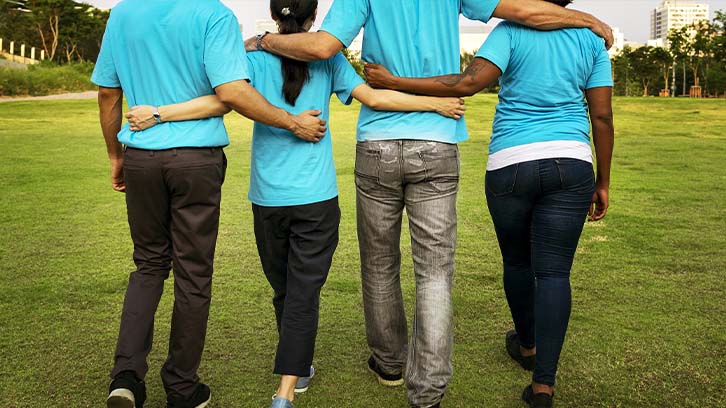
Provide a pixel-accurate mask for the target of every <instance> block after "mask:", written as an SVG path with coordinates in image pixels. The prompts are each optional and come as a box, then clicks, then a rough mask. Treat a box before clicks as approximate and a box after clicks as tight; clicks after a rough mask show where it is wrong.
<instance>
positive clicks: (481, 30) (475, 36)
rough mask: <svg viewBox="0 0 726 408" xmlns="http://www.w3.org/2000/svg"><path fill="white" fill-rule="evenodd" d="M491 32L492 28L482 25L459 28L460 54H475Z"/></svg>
mask: <svg viewBox="0 0 726 408" xmlns="http://www.w3.org/2000/svg"><path fill="white" fill-rule="evenodd" d="M491 32H492V27H489V26H483V25H477V26H461V27H459V41H460V43H461V44H460V48H461V49H460V53H461V54H463V53H465V52H469V53H475V52H476V51H477V50H479V48H481V45H482V44H484V41H486V39H487V37H489V33H491Z"/></svg>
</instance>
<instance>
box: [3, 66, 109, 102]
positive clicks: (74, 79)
mask: <svg viewBox="0 0 726 408" xmlns="http://www.w3.org/2000/svg"><path fill="white" fill-rule="evenodd" d="M92 71H93V64H92V63H88V62H86V63H77V64H66V65H62V66H57V65H53V64H51V63H46V64H40V65H32V66H29V67H28V69H27V70H21V69H14V68H0V96H26V95H30V96H42V95H51V94H58V93H66V92H82V91H90V90H94V89H96V86H95V85H93V84H92V83H91V81H90V77H91V72H92Z"/></svg>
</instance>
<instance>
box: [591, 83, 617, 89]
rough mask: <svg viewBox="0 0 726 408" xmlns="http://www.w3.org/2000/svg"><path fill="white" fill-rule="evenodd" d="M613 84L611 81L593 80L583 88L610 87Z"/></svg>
mask: <svg viewBox="0 0 726 408" xmlns="http://www.w3.org/2000/svg"><path fill="white" fill-rule="evenodd" d="M613 86H614V84H613V83H612V82H593V83H591V84H587V86H586V87H585V89H592V88H612V87H613Z"/></svg>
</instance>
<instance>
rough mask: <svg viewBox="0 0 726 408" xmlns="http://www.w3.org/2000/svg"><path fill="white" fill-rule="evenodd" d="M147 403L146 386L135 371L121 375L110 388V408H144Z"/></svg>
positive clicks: (108, 400)
mask: <svg viewBox="0 0 726 408" xmlns="http://www.w3.org/2000/svg"><path fill="white" fill-rule="evenodd" d="M144 401H146V384H144V382H143V381H139V379H137V378H136V374H134V372H133V371H123V372H121V373H119V374H118V375H117V376H116V377H115V378H114V379H113V381H111V385H110V386H109V387H108V398H107V399H106V406H107V407H108V408H142V407H143V406H144Z"/></svg>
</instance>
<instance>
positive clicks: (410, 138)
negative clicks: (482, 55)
mask: <svg viewBox="0 0 726 408" xmlns="http://www.w3.org/2000/svg"><path fill="white" fill-rule="evenodd" d="M460 14H463V15H465V16H466V17H468V18H470V19H475V20H480V21H483V22H486V21H488V20H489V19H490V18H491V17H492V16H495V17H500V18H506V19H510V20H513V21H516V22H519V23H522V24H525V25H529V26H534V27H537V28H541V29H554V28H562V27H589V28H591V29H593V31H595V32H596V33H598V34H599V35H601V36H602V37H604V38H606V41H608V42H612V31H611V30H610V28H609V27H607V26H606V25H605V24H604V23H602V22H600V21H599V20H597V19H596V18H594V17H592V16H590V15H588V14H584V13H580V12H576V11H572V10H566V9H564V8H562V7H557V6H554V5H552V4H549V3H546V2H544V1H539V0H501V1H500V0H436V1H434V0H430V1H391V0H335V2H334V3H333V5H332V8H331V9H330V12H329V13H328V16H327V17H326V19H325V22H324V23H323V26H322V29H321V31H319V32H317V33H301V34H293V35H284V36H283V35H275V34H268V35H264V36H258V38H256V39H251V40H248V41H247V44H246V45H247V50H248V51H252V50H255V49H264V50H267V51H270V52H273V53H276V54H279V55H283V56H285V57H289V58H294V59H298V60H303V61H312V60H320V59H327V58H330V57H332V56H333V55H335V54H336V53H337V52H339V51H340V50H341V49H343V47H347V46H349V45H350V44H351V42H352V41H353V39H354V38H355V37H356V36H357V35H358V33H359V32H360V30H361V29H362V28H365V32H364V38H363V54H362V58H363V60H364V61H368V62H375V63H378V64H382V65H384V66H386V67H387V68H388V69H390V70H391V71H392V72H393V73H394V75H397V76H402V77H427V76H438V75H445V74H453V73H459V70H460V67H459V15H460ZM467 138H468V135H467V131H466V125H465V123H464V121H463V120H460V121H455V120H453V119H446V118H443V117H441V116H438V115H436V114H433V113H395V112H376V111H372V110H371V109H369V108H366V107H363V108H361V114H360V121H359V123H358V145H357V147H356V165H355V175H356V177H355V179H356V186H357V209H358V239H359V244H360V256H361V274H362V280H363V305H364V308H365V317H366V334H367V338H368V345H369V347H370V349H371V353H372V356H371V358H370V359H369V361H368V367H369V369H370V370H371V371H372V372H373V373H374V374H375V375H376V377H377V378H378V381H379V382H380V383H381V384H384V385H391V386H395V385H401V384H403V377H402V372H403V370H404V368H405V369H406V386H407V388H408V400H409V403H410V405H411V406H412V407H436V406H439V404H440V401H441V399H442V398H443V395H444V392H445V391H446V387H447V385H448V382H449V380H450V378H451V375H452V373H453V368H452V364H451V355H452V349H453V322H452V316H453V313H452V310H453V306H452V301H451V288H452V280H453V275H454V253H455V249H456V195H457V192H458V185H459V153H458V149H457V143H459V142H463V141H465V140H466V139H467ZM404 208H405V209H406V213H407V214H408V219H409V225H410V233H411V245H412V250H413V261H414V272H415V275H416V312H415V315H414V320H413V334H412V336H411V340H410V346H409V347H408V348H409V349H410V351H409V352H408V353H407V342H408V333H407V320H406V315H405V312H404V307H403V298H402V295H401V285H400V263H401V252H400V234H401V220H402V215H403V210H404Z"/></svg>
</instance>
